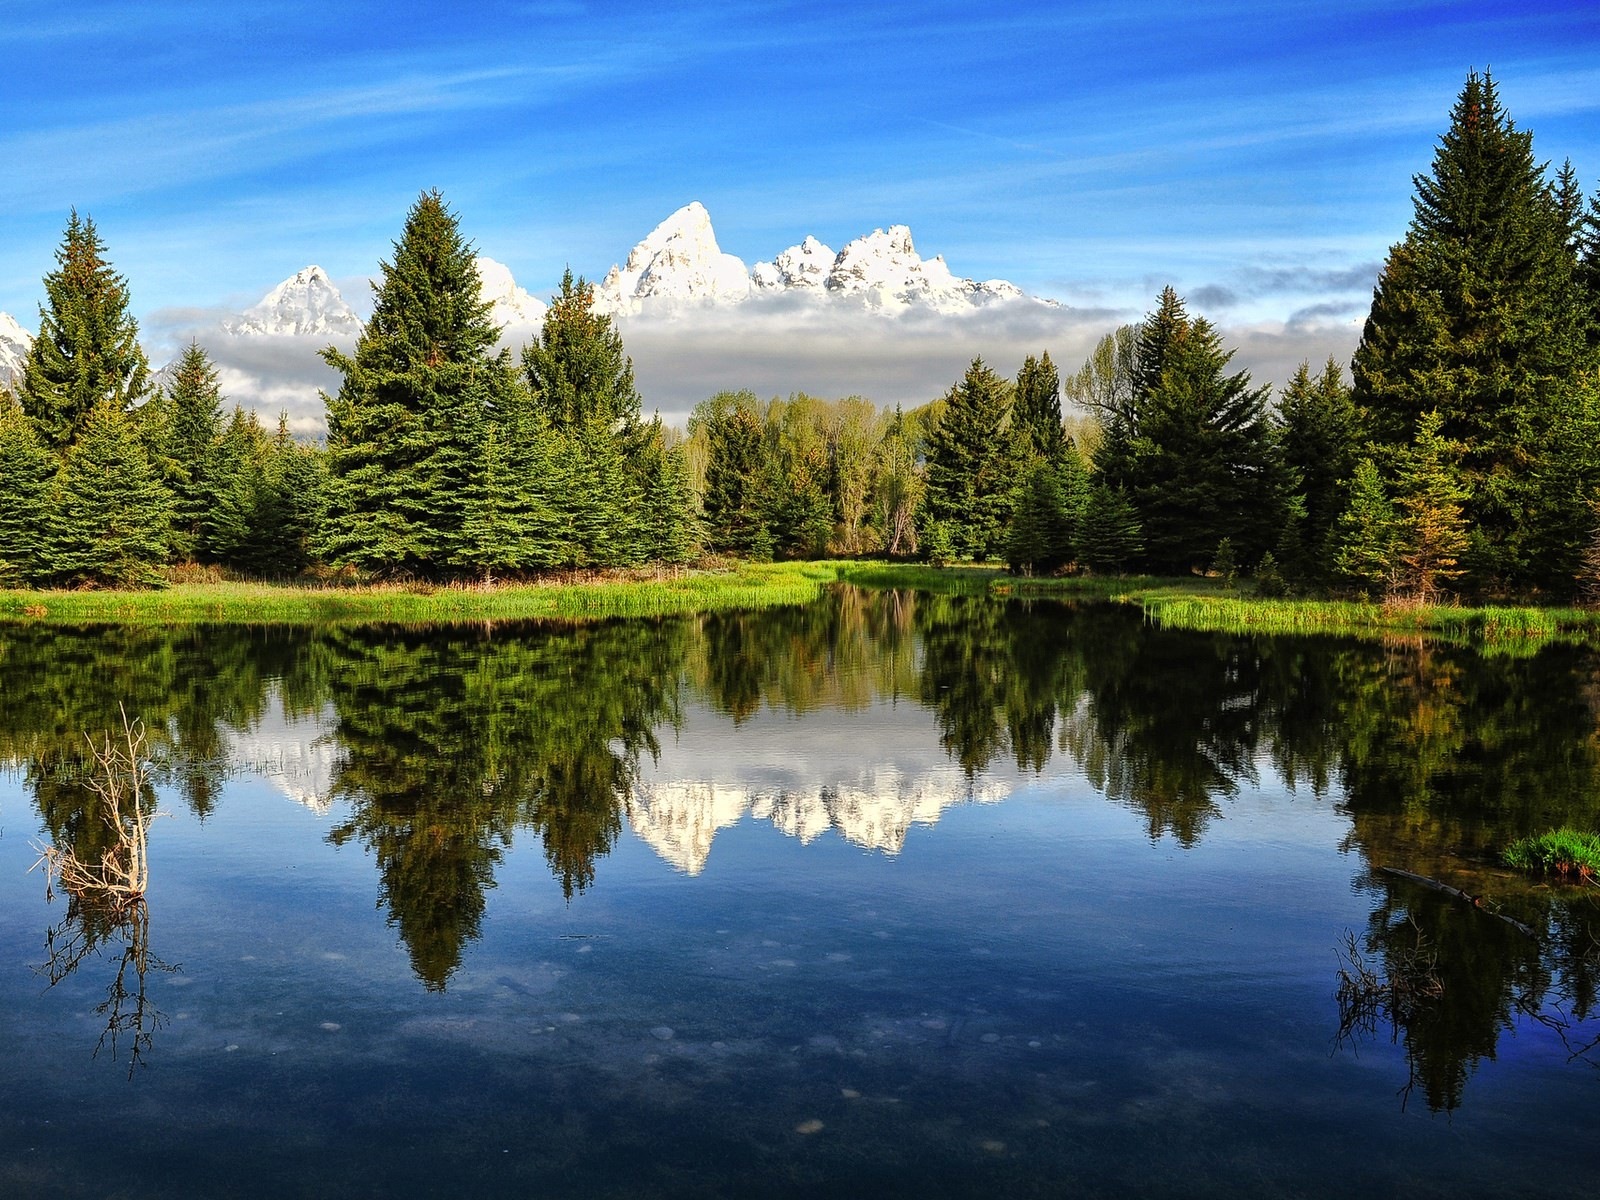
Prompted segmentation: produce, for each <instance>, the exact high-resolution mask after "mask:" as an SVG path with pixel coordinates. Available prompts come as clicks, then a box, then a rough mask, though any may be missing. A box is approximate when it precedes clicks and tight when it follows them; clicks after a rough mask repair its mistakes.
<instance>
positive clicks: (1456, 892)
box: [1378, 867, 1539, 941]
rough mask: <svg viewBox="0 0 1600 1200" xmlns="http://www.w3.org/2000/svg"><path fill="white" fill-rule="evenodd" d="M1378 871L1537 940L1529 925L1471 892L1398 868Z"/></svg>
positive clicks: (1380, 868)
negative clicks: (1450, 898) (1447, 897)
mask: <svg viewBox="0 0 1600 1200" xmlns="http://www.w3.org/2000/svg"><path fill="white" fill-rule="evenodd" d="M1378 871H1379V873H1380V874H1383V875H1393V876H1395V877H1396V878H1397V879H1406V880H1409V881H1410V882H1412V883H1415V884H1420V885H1421V886H1422V887H1425V888H1432V889H1433V890H1434V891H1436V892H1443V893H1444V894H1445V895H1446V896H1453V897H1455V898H1456V899H1457V900H1460V901H1462V902H1463V903H1465V904H1470V905H1471V906H1472V907H1473V908H1475V909H1477V910H1478V911H1479V912H1481V913H1483V914H1484V915H1486V916H1490V917H1493V918H1495V920H1497V921H1504V922H1505V923H1506V924H1507V925H1509V926H1511V928H1513V929H1515V930H1516V931H1517V932H1518V933H1520V934H1522V935H1523V936H1524V937H1528V938H1532V939H1533V940H1534V941H1538V940H1539V935H1538V934H1537V933H1535V932H1534V930H1533V927H1532V926H1531V925H1524V924H1523V923H1522V922H1521V921H1519V920H1517V919H1516V918H1515V917H1508V916H1506V914H1505V913H1503V912H1501V911H1500V910H1499V909H1497V908H1491V907H1490V906H1489V903H1488V902H1487V901H1485V900H1484V898H1483V897H1482V896H1474V895H1473V894H1472V893H1471V892H1464V891H1462V890H1461V889H1460V888H1458V887H1451V886H1450V885H1449V884H1448V883H1440V882H1439V881H1438V880H1437V879H1429V878H1428V877H1427V876H1426V875H1417V874H1415V873H1414V872H1411V871H1402V870H1401V869H1400V868H1399V867H1379V868H1378Z"/></svg>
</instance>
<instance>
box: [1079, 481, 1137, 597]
mask: <svg viewBox="0 0 1600 1200" xmlns="http://www.w3.org/2000/svg"><path fill="white" fill-rule="evenodd" d="M1080 543H1081V544H1080V546H1079V554H1080V555H1081V556H1082V558H1083V561H1084V562H1086V563H1087V564H1088V565H1089V566H1091V567H1093V568H1094V569H1095V570H1096V571H1113V572H1116V573H1118V574H1120V573H1121V572H1122V571H1123V570H1124V568H1126V567H1127V566H1128V564H1129V563H1132V562H1135V561H1137V560H1138V558H1139V557H1140V555H1142V554H1143V553H1144V531H1143V529H1142V528H1141V527H1140V525H1139V514H1138V512H1137V511H1136V510H1135V509H1134V507H1133V504H1132V502H1130V501H1129V499H1128V498H1127V497H1126V496H1125V495H1123V494H1122V492H1121V491H1120V490H1119V489H1117V488H1114V487H1108V486H1107V485H1105V484H1103V483H1096V484H1095V485H1094V486H1093V487H1092V488H1091V489H1090V491H1089V500H1088V504H1087V506H1086V507H1085V509H1084V514H1083V533H1082V535H1081V538H1080Z"/></svg>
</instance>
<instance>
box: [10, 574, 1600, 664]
mask: <svg viewBox="0 0 1600 1200" xmlns="http://www.w3.org/2000/svg"><path fill="white" fill-rule="evenodd" d="M840 580H842V581H844V582H848V583H854V584H859V585H861V586H863V587H877V588H890V587H894V588H910V589H914V590H916V591H923V592H934V593H938V594H942V595H984V594H996V595H1008V596H1013V597H1022V598H1040V599H1045V598H1050V599H1060V600H1078V601H1101V602H1116V603H1123V604H1136V605H1139V606H1140V607H1141V608H1142V609H1143V611H1144V613H1145V615H1146V616H1147V617H1148V618H1149V619H1150V620H1151V621H1153V622H1154V623H1156V624H1158V625H1161V626H1163V627H1166V628H1173V629H1192V630H1199V631H1207V632H1220V633H1245V634H1250V633H1262V634H1341V635H1347V636H1358V637H1391V636H1395V635H1401V636H1423V637H1431V638H1438V639H1441V640H1446V641H1455V642H1463V643H1471V644H1474V645H1479V646H1484V647H1488V648H1491V649H1495V650H1498V651H1500V652H1504V653H1520V652H1526V651H1530V650H1532V649H1535V648H1537V647H1538V646H1540V645H1542V644H1544V643H1546V642H1549V641H1551V640H1569V641H1578V640H1590V639H1600V613H1597V612H1594V611H1591V610H1587V609H1558V608H1528V607H1482V608H1463V607H1457V606H1445V605H1439V606H1431V607H1425V606H1420V605H1381V604H1362V603H1356V602H1352V601H1338V600H1265V599H1260V598H1256V597H1250V596H1244V595H1240V594H1239V593H1237V592H1236V591H1231V590H1229V589H1227V588H1225V587H1224V586H1223V585H1222V583H1221V582H1220V581H1219V580H1210V579H1200V578H1192V577H1191V578H1187V579H1162V578H1154V577H1149V576H1129V577H1124V578H1064V579H1022V578H1016V577H1014V576H1011V575H1008V574H1006V573H1005V572H1004V571H1001V570H998V569H996V568H992V567H973V566H961V567H943V568H937V567H929V566H926V565H924V564H919V563H889V562H853V561H839V562H832V561H830V562H809V563H738V564H733V565H730V566H728V567H726V568H724V569H697V570H685V571H679V572H677V573H662V574H655V573H646V572H639V573H634V574H621V575H618V574H606V575H598V576H592V577H580V578H567V579H557V580H551V581H547V582H541V583H536V584H507V585H497V586H494V587H487V588H486V587H478V586H471V585H455V586H429V585H425V584H423V585H398V584H389V585H353V584H334V583H329V584H323V585H294V584H271V583H242V582H184V583H177V584H174V585H173V586H171V587H168V588H165V589H162V590H159V591H139V592H118V591H82V592H37V591H0V621H47V622H53V623H58V624H86V623H100V622H118V623H128V624H138V623H151V624H183V623H199V622H229V623H248V624H319V623H327V622H373V621H396V622H402V623H407V624H412V623H417V624H420V623H424V622H432V621H444V622H453V621H509V620H523V619H530V618H540V617H555V618H584V617H632V616H659V615H665V614H670V613H689V612H706V611H711V610H719V609H720V610H726V609H740V608H744V609H749V608H770V607H776V606H781V605H788V604H805V603H809V602H810V601H812V600H815V599H816V598H817V596H818V595H819V594H820V593H821V591H822V589H823V588H824V587H826V586H828V585H829V584H831V583H834V582H836V581H840Z"/></svg>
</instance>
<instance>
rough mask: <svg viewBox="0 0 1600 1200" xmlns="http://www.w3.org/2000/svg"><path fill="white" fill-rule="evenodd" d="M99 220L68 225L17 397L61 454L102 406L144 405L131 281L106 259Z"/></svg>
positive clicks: (144, 368)
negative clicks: (130, 309)
mask: <svg viewBox="0 0 1600 1200" xmlns="http://www.w3.org/2000/svg"><path fill="white" fill-rule="evenodd" d="M105 251H106V248H105V243H104V242H102V241H101V240H100V235H99V233H97V232H96V230H95V227H94V221H93V220H91V219H90V218H88V217H84V218H82V219H81V220H80V219H79V217H78V213H77V210H76V209H74V210H73V211H72V215H71V216H70V217H68V219H67V229H66V233H65V235H64V236H63V238H62V241H61V248H60V249H59V250H57V251H56V269H55V270H54V271H51V272H49V273H48V274H47V275H45V277H44V290H45V299H46V302H45V303H44V304H42V305H40V306H39V336H38V337H37V338H35V339H34V342H33V346H32V348H31V349H30V350H29V352H28V360H27V362H26V363H25V364H24V366H23V371H22V378H21V380H20V381H19V386H18V393H17V394H18V398H19V399H20V400H21V401H22V406H23V408H24V409H25V410H26V411H27V413H28V415H29V416H30V417H32V418H33V419H34V421H35V423H36V424H37V425H38V427H39V435H40V438H41V440H42V441H43V442H44V443H45V445H46V446H47V447H48V448H50V449H52V450H54V451H56V452H57V453H58V454H59V453H64V452H65V450H66V448H67V447H68V446H70V445H71V444H72V443H73V442H74V441H75V440H76V439H77V437H78V435H79V434H80V433H82V432H83V429H84V426H85V425H86V423H87V422H88V419H89V413H90V412H91V411H92V410H93V409H94V408H96V407H97V406H98V405H100V404H102V403H110V404H113V405H115V406H116V407H117V408H118V409H119V410H120V411H123V412H126V411H127V410H128V409H130V408H131V407H133V405H135V404H137V403H138V402H139V400H141V399H142V398H143V397H144V395H145V392H146V390H147V389H148V386H149V374H150V364H149V362H148V361H147V360H146V359H145V355H144V351H143V350H142V349H141V348H140V346H139V325H138V322H136V321H135V320H134V319H133V316H132V315H131V314H130V313H129V312H128V285H127V282H126V281H125V280H124V279H123V278H122V276H120V275H118V274H117V273H116V272H115V271H113V270H112V269H111V264H110V263H109V262H107V261H106V257H105Z"/></svg>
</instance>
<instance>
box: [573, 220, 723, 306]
mask: <svg viewBox="0 0 1600 1200" xmlns="http://www.w3.org/2000/svg"><path fill="white" fill-rule="evenodd" d="M749 294H750V272H749V271H748V270H746V269H745V265H744V262H743V261H742V260H740V259H738V258H735V257H734V256H733V255H731V254H724V253H723V252H722V249H721V247H719V246H718V245H717V235H716V234H715V233H714V232H712V229H711V214H710V213H708V212H706V210H705V207H704V205H702V204H701V203H700V202H699V201H698V200H696V201H695V202H694V203H692V204H686V205H684V206H683V207H682V208H680V209H679V210H678V211H677V212H675V213H673V214H672V215H671V216H670V217H668V218H667V219H666V220H665V221H663V222H661V224H659V225H657V226H656V227H655V228H654V229H653V230H651V231H650V234H649V236H648V237H646V238H645V239H644V241H642V242H640V243H639V244H638V245H637V246H635V247H634V248H633V250H632V251H631V252H629V254H628V258H627V261H626V262H624V263H623V264H622V266H620V267H618V266H616V265H615V264H613V265H612V267H611V270H610V271H609V272H607V274H606V277H605V279H604V280H603V281H602V282H601V284H600V287H599V288H598V289H597V290H596V292H595V307H596V308H597V309H599V310H600V311H602V312H608V313H619V314H620V313H635V312H640V311H642V310H643V309H644V308H646V307H657V306H662V305H665V306H667V307H672V306H676V305H683V304H705V303H718V302H727V301H734V302H737V301H740V300H743V299H744V298H745V297H746V296H748V295H749Z"/></svg>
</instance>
